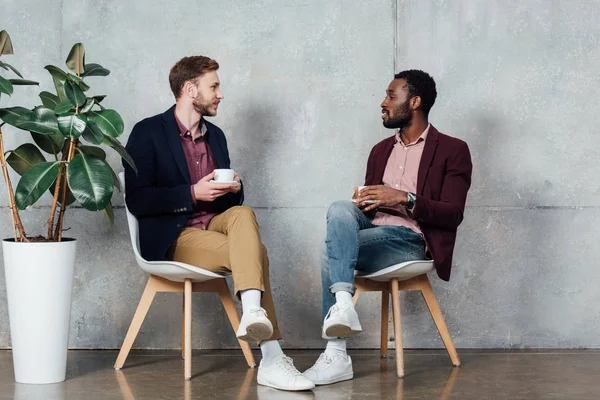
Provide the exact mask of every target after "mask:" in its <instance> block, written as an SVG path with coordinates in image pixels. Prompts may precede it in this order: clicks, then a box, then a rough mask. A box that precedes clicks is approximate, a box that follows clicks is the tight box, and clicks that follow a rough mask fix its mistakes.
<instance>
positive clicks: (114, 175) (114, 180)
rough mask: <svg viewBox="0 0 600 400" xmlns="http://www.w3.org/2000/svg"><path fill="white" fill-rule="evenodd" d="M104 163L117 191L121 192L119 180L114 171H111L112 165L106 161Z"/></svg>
mask: <svg viewBox="0 0 600 400" xmlns="http://www.w3.org/2000/svg"><path fill="white" fill-rule="evenodd" d="M106 165H108V168H109V169H110V173H111V174H112V178H113V185H114V186H115V187H116V188H117V190H118V191H119V192H121V181H120V180H119V177H118V176H117V174H115V171H113V169H112V167H111V166H110V165H109V164H108V163H106Z"/></svg>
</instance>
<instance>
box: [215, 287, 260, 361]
mask: <svg viewBox="0 0 600 400" xmlns="http://www.w3.org/2000/svg"><path fill="white" fill-rule="evenodd" d="M218 289H219V297H220V298H221V303H223V308H224V309H225V312H226V313H227V318H229V323H231V327H232V328H233V332H234V333H237V330H238V328H239V326H240V316H239V315H238V313H237V310H236V308H235V303H234V302H233V298H232V297H231V293H230V292H229V287H228V286H227V281H225V279H223V280H222V281H221V282H220V283H219V284H218ZM238 342H239V343H240V347H241V348H242V352H243V353H244V357H245V358H246V362H247V363H248V366H249V367H250V368H254V367H256V361H254V355H252V350H251V349H250V344H249V343H248V342H246V341H244V340H238Z"/></svg>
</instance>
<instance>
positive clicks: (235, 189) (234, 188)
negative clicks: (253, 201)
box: [229, 172, 242, 193]
mask: <svg viewBox="0 0 600 400" xmlns="http://www.w3.org/2000/svg"><path fill="white" fill-rule="evenodd" d="M233 180H234V181H236V182H237V183H238V184H237V185H230V186H231V189H230V190H229V192H230V193H237V192H239V191H240V190H242V183H241V181H240V177H239V176H238V174H237V172H235V175H234V176H233Z"/></svg>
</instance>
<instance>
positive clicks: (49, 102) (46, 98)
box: [40, 92, 60, 112]
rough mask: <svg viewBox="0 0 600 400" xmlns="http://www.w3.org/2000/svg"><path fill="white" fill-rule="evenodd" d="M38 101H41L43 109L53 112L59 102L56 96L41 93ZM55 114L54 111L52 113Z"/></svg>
mask: <svg viewBox="0 0 600 400" xmlns="http://www.w3.org/2000/svg"><path fill="white" fill-rule="evenodd" d="M40 99H42V104H43V105H44V107H46V108H49V109H51V110H54V109H55V108H56V106H57V105H58V104H59V103H60V100H59V98H58V96H57V95H55V94H53V93H50V92H42V93H40ZM54 112H56V110H55V111H54Z"/></svg>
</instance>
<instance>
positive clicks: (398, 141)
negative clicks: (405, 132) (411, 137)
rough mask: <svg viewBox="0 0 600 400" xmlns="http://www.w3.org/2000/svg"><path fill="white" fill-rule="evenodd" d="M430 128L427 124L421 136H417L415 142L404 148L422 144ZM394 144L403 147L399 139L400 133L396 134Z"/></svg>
mask: <svg viewBox="0 0 600 400" xmlns="http://www.w3.org/2000/svg"><path fill="white" fill-rule="evenodd" d="M430 127H431V124H427V128H425V130H424V131H423V133H421V136H419V137H418V138H417V140H416V141H414V142H412V143H409V144H407V145H405V146H413V145H415V144H417V143H421V142H424V141H425V140H426V139H427V135H428V134H429V128H430ZM396 143H400V144H403V145H404V143H403V142H402V139H401V135H400V131H398V132H396Z"/></svg>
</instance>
